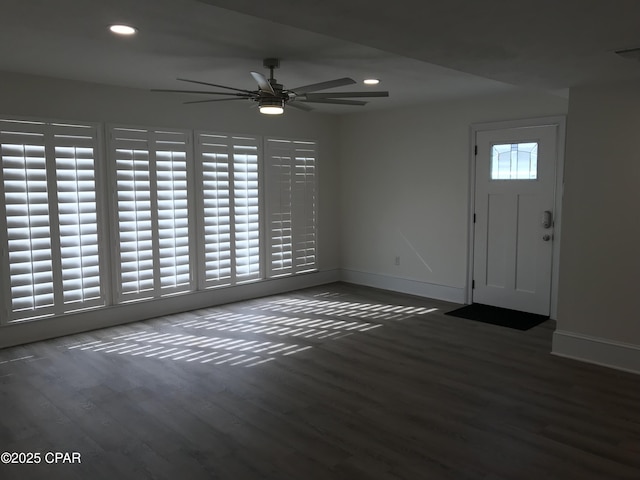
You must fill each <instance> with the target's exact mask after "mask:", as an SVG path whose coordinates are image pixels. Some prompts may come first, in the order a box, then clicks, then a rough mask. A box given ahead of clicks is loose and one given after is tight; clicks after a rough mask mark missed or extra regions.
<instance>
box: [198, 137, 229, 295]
mask: <svg viewBox="0 0 640 480" xmlns="http://www.w3.org/2000/svg"><path fill="white" fill-rule="evenodd" d="M198 154H199V162H198V164H199V165H200V166H201V167H200V168H201V169H202V170H201V175H202V177H201V184H202V202H203V203H202V209H203V210H202V214H203V222H202V228H203V229H204V231H203V232H202V235H201V236H202V238H203V247H204V252H203V255H204V262H203V263H204V271H203V272H202V276H201V281H202V282H203V283H204V285H205V286H215V285H229V284H231V282H232V278H233V277H232V274H233V272H232V261H231V251H232V238H231V234H232V232H231V202H230V198H231V176H230V175H231V172H232V166H231V164H230V158H231V157H232V155H233V154H232V153H231V152H230V145H229V141H228V138H227V137H226V136H222V135H213V134H205V133H200V134H199V135H198ZM201 264H202V262H201Z"/></svg>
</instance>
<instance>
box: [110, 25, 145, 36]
mask: <svg viewBox="0 0 640 480" xmlns="http://www.w3.org/2000/svg"><path fill="white" fill-rule="evenodd" d="M109 30H111V31H112V32H113V33H115V34H118V35H134V34H135V33H136V32H137V31H138V29H137V28H135V27H131V26H129V25H122V24H119V25H111V26H110V27H109Z"/></svg>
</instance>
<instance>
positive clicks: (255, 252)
mask: <svg viewBox="0 0 640 480" xmlns="http://www.w3.org/2000/svg"><path fill="white" fill-rule="evenodd" d="M251 141H255V140H253V139H249V138H234V145H233V204H234V217H233V218H234V227H235V243H236V248H235V263H236V279H237V281H238V282H245V281H250V280H258V279H260V277H261V273H260V192H259V188H258V186H259V185H258V146H257V145H251V144H250V142H251Z"/></svg>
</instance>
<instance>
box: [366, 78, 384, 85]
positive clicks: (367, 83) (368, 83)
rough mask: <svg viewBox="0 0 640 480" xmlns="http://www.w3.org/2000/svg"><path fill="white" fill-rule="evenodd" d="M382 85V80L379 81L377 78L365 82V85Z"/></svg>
mask: <svg viewBox="0 0 640 480" xmlns="http://www.w3.org/2000/svg"><path fill="white" fill-rule="evenodd" d="M379 83H380V80H378V79H377V78H367V79H366V80H365V81H364V84H365V85H377V84H379Z"/></svg>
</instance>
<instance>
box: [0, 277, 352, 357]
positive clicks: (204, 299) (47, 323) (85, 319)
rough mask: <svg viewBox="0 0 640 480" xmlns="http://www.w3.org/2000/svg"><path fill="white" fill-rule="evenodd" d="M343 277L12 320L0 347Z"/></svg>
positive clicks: (266, 283)
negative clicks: (42, 317) (26, 319)
mask: <svg viewBox="0 0 640 480" xmlns="http://www.w3.org/2000/svg"><path fill="white" fill-rule="evenodd" d="M339 280H340V272H339V271H338V270H326V271H321V272H313V273H306V274H302V275H296V276H294V277H281V278H275V279H270V280H263V281H260V282H254V283H246V284H242V285H237V286H233V287H222V288H214V289H209V290H203V291H199V292H193V293H186V294H184V295H175V296H171V297H167V298H161V299H154V300H148V301H141V302H132V303H127V304H122V305H114V306H109V307H104V308H98V309H94V310H87V311H83V312H78V313H73V314H68V315H63V316H59V317H53V318H44V319H39V320H30V321H24V322H19V323H10V324H8V325H2V326H1V327H0V348H5V347H12V346H15V345H22V344H25V343H30V342H36V341H40V340H47V339H50V338H55V337H61V336H64V335H71V334H74V333H80V332H86V331H90V330H96V329H98V328H105V327H113V326H115V325H121V324H124V323H131V322H137V321H140V320H146V319H149V318H154V317H159V316H162V315H170V314H174V313H180V312H186V311H189V310H197V309H200V308H207V307H213V306H216V305H222V304H225V303H231V302H238V301H241V300H249V299H252V298H259V297H264V296H268V295H276V294H279V293H285V292H290V291H292V290H298V289H301V288H307V287H315V286H318V285H324V284H327V283H332V282H337V281H339Z"/></svg>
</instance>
